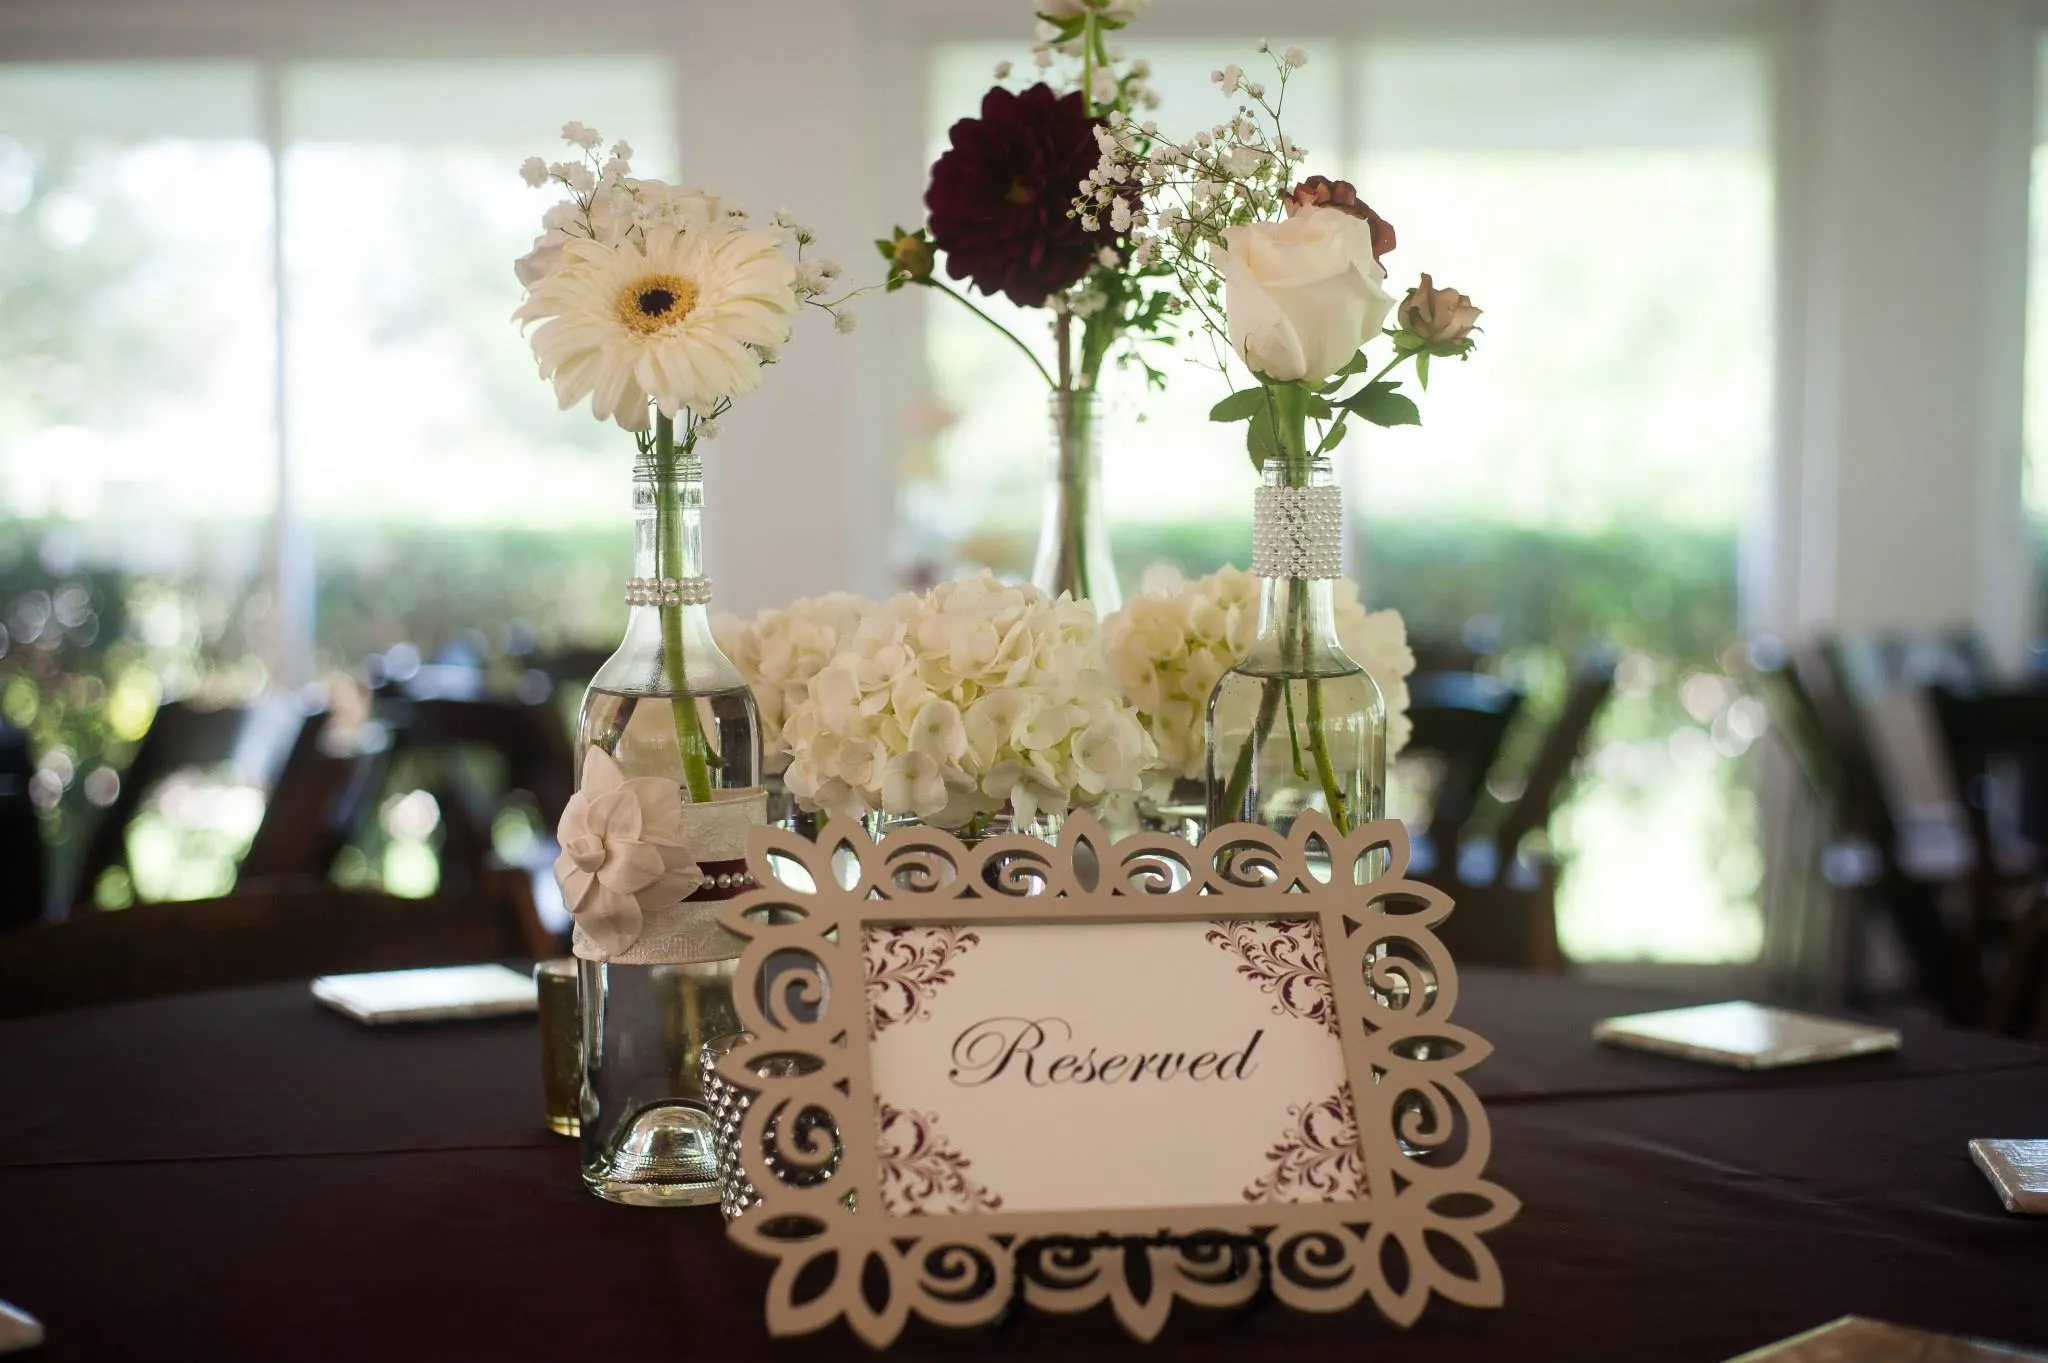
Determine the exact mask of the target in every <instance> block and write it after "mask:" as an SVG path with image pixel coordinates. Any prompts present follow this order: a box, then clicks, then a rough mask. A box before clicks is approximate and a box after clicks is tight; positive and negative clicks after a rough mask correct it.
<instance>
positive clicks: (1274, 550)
mask: <svg viewBox="0 0 2048 1363" xmlns="http://www.w3.org/2000/svg"><path fill="white" fill-rule="evenodd" d="M1343 571H1344V494H1343V491H1342V490H1341V489H1339V488H1334V487H1262V488H1260V489H1259V490H1258V493H1257V496H1256V498H1255V499H1254V501H1253V503H1252V572H1253V573H1254V574H1256V575H1257V576H1259V577H1295V578H1325V577H1337V576H1340V575H1341V574H1342V573H1343Z"/></svg>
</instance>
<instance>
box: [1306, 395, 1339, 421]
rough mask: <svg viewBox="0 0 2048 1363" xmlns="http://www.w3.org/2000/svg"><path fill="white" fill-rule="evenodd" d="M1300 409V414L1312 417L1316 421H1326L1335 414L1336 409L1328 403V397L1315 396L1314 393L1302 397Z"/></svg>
mask: <svg viewBox="0 0 2048 1363" xmlns="http://www.w3.org/2000/svg"><path fill="white" fill-rule="evenodd" d="M1301 411H1302V415H1304V416H1308V417H1313V418H1314V419H1316V420H1317V421H1328V420H1329V419H1330V418H1331V417H1333V416H1335V415H1336V414H1337V409H1336V408H1334V407H1332V406H1331V405H1330V404H1329V401H1328V399H1326V398H1320V397H1317V396H1316V395H1315V394H1314V393H1310V394H1309V395H1308V396H1306V397H1304V398H1303V399H1302V402H1301Z"/></svg>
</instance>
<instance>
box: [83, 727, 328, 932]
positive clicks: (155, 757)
mask: <svg viewBox="0 0 2048 1363" xmlns="http://www.w3.org/2000/svg"><path fill="white" fill-rule="evenodd" d="M320 722H321V719H320V717H318V716H309V715H308V714H307V713H306V710H305V707H304V706H303V705H302V704H301V703H300V701H299V700H298V699H297V697H294V696H288V695H274V696H267V697H264V698H263V699H261V700H258V701H256V702H254V703H252V704H249V705H233V706H223V707H220V708H217V709H206V708H202V707H200V706H196V705H193V704H191V703H190V702H188V701H181V700H174V701H168V702H166V703H165V704H163V705H161V706H158V707H157V712H156V717H155V718H154V719H152V720H151V721H150V725H149V732H148V733H146V734H144V735H143V737H142V741H141V743H140V744H138V745H137V747H136V749H135V756H134V758H133V760H131V761H130V762H129V764H128V769H127V770H126V771H124V772H123V773H122V774H121V788H120V791H119V793H117V794H116V795H115V797H114V800H113V803H111V804H109V805H108V806H107V807H106V808H105V809H104V810H102V811H100V814H99V816H98V818H96V819H95V820H94V821H93V822H92V825H91V827H90V829H89V831H88V832H87V834H86V838H85V844H84V849H83V851H82V852H81V853H80V855H79V858H78V861H77V862H76V863H75V864H74V865H73V866H72V867H71V871H70V874H69V876H68V877H67V878H66V879H65V881H64V884H63V887H62V890H61V892H60V893H59V895H58V897H57V902H56V904H55V906H54V907H55V910H56V916H57V917H59V918H63V917H68V916H70V915H71V914H72V913H73V912H75V911H78V912H86V913H90V912H91V911H92V910H93V907H94V906H93V903H92V894H93V887H94V886H95V885H97V884H98V883H99V880H100V877H101V876H103V875H105V874H106V873H107V872H108V871H109V870H111V869H113V868H115V867H121V868H124V869H126V868H127V866H128V830H129V826H130V825H131V824H133V823H134V821H135V816H136V815H137V814H139V813H140V812H141V811H142V809H143V807H144V805H145V804H146V803H147V802H148V800H149V798H150V797H151V796H152V795H154V794H155V793H156V791H157V789H158V787H159V786H161V785H162V784H163V782H164V781H165V780H166V779H167V778H169V777H171V776H173V775H176V774H177V773H179V772H182V771H189V770H192V769H194V768H205V767H219V766H231V767H232V768H233V769H234V771H235V774H236V776H237V777H238V778H240V779H242V780H245V781H248V782H250V783H251V784H255V785H260V786H265V787H270V786H272V785H273V784H274V783H275V782H276V781H277V779H278V777H279V774H280V772H281V771H282V769H283V767H284V765H285V762H286V759H287V757H288V756H290V755H291V754H292V753H293V752H295V751H296V750H297V749H298V747H299V745H300V743H301V740H302V739H304V737H305V730H306V729H307V727H308V726H309V725H311V726H313V727H314V728H315V729H316V730H317V728H318V726H319V724H320ZM280 869H289V870H292V871H295V872H296V871H298V870H300V869H305V868H300V867H290V868H280Z"/></svg>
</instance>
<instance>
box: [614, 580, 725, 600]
mask: <svg viewBox="0 0 2048 1363" xmlns="http://www.w3.org/2000/svg"><path fill="white" fill-rule="evenodd" d="M710 603H711V579H710V578H708V577H629V578H627V579H626V604H627V605H629V606H706V605H709V604H710Z"/></svg>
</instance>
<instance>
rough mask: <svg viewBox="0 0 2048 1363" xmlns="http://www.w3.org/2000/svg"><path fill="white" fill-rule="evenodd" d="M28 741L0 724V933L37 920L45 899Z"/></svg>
mask: <svg viewBox="0 0 2048 1363" xmlns="http://www.w3.org/2000/svg"><path fill="white" fill-rule="evenodd" d="M35 774H36V762H35V755H34V754H33V753H31V752H30V751H29V746H28V735H27V734H26V733H23V732H22V731H21V730H20V729H17V728H15V727H14V726H13V725H11V724H9V723H8V722H7V721H6V720H4V719H0V931H5V930H6V929H8V928H11V927H16V926H19V925H20V924H23V923H33V922H35V921H36V920H37V919H39V918H41V917H42V916H43V911H44V909H45V908H46V907H47V903H48V896H49V879H48V875H47V873H46V870H45V868H46V866H47V864H48V863H47V860H46V858H45V856H44V854H43V833H42V828H41V827H40V821H39V820H38V819H37V817H36V806H35V801H33V800H31V799H30V798H29V782H30V781H31V780H33V779H34V778H35Z"/></svg>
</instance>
